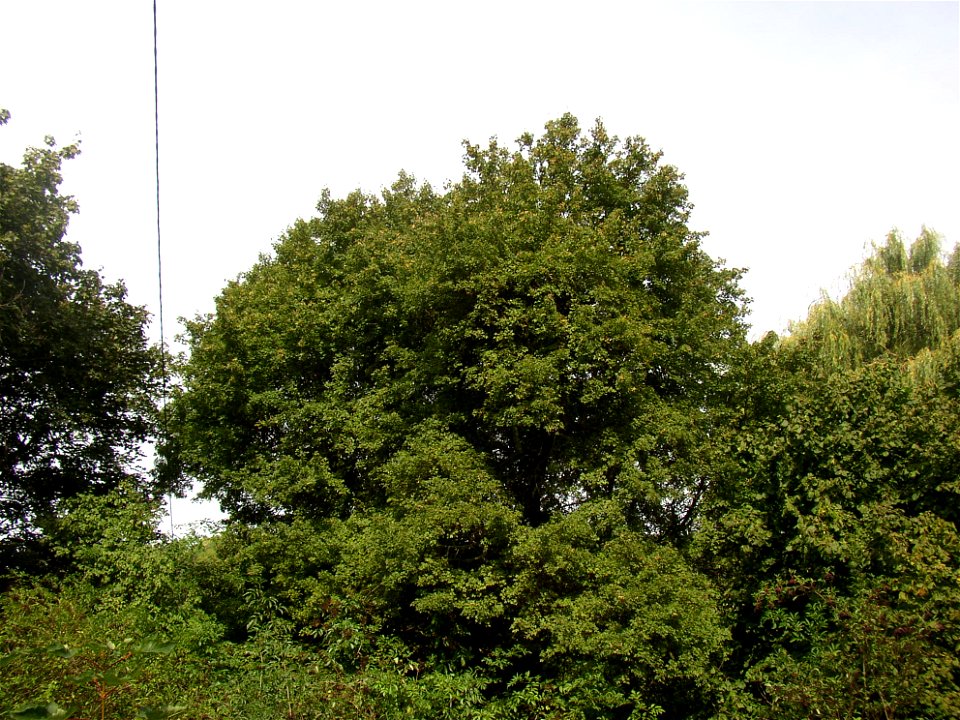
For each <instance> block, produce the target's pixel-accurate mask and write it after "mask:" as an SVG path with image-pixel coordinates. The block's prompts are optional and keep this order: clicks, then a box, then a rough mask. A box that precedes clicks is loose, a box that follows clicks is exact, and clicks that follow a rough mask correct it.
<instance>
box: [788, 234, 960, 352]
mask: <svg viewBox="0 0 960 720" xmlns="http://www.w3.org/2000/svg"><path fill="white" fill-rule="evenodd" d="M958 329H960V247H956V248H954V250H953V252H952V254H951V255H950V257H949V259H948V260H945V258H944V256H943V253H942V247H941V238H940V237H939V236H938V235H937V234H936V233H935V232H933V231H931V230H928V229H926V228H924V229H923V231H922V232H921V233H920V236H919V237H918V238H917V239H916V240H915V241H914V242H913V243H912V244H911V245H910V248H909V251H908V250H907V248H906V246H905V244H904V242H903V239H902V237H901V236H900V234H899V233H898V232H896V231H893V232H891V233H890V234H889V235H888V236H887V238H886V242H885V243H884V244H882V245H880V246H878V247H876V248H875V249H874V253H873V254H872V255H871V256H870V257H869V258H868V259H867V260H866V261H865V262H864V263H863V265H862V266H861V267H860V268H859V269H858V271H857V272H856V273H855V274H854V276H853V278H852V281H851V283H850V289H849V292H847V294H846V295H845V296H844V297H843V298H842V299H841V300H839V301H836V300H832V299H830V298H826V297H825V298H824V299H823V300H822V301H821V302H820V303H818V304H817V305H815V306H814V308H813V310H812V311H811V313H810V315H809V317H808V318H807V319H806V320H805V321H804V322H801V323H799V324H797V325H796V326H794V327H793V328H792V329H791V333H790V337H789V339H788V340H787V344H788V345H797V346H808V347H810V348H812V349H813V352H814V354H815V356H816V358H817V360H818V361H819V362H820V363H822V364H823V366H824V367H825V368H833V367H843V368H852V367H856V366H859V365H862V364H864V363H866V362H869V361H870V360H873V359H875V358H879V357H881V356H892V357H894V358H897V359H899V360H904V361H905V360H908V359H910V358H912V357H914V356H916V355H918V354H919V353H921V351H923V350H932V349H934V348H936V347H938V346H940V345H942V344H943V343H945V342H946V341H948V340H949V339H950V338H951V336H952V335H953V334H954V333H955V332H956V331H957V330H958Z"/></svg>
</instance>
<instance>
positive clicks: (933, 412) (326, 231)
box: [0, 116, 960, 720]
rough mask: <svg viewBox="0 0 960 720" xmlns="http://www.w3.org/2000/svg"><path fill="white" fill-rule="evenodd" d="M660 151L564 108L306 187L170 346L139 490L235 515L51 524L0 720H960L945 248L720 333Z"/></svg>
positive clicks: (18, 627) (106, 499)
mask: <svg viewBox="0 0 960 720" xmlns="http://www.w3.org/2000/svg"><path fill="white" fill-rule="evenodd" d="M660 160H661V159H660V156H659V154H657V153H654V152H652V151H651V150H650V149H649V148H648V147H647V146H646V145H645V144H644V142H643V141H642V140H640V139H636V138H632V139H628V140H625V141H623V142H620V141H618V140H617V139H616V138H613V137H610V136H609V135H608V134H607V133H606V131H605V130H604V129H603V127H602V126H601V125H599V124H598V125H597V126H596V127H595V128H593V130H592V131H590V132H587V133H583V132H581V131H580V129H579V128H578V126H577V124H576V121H575V120H574V119H573V118H571V117H569V116H565V117H563V118H561V119H559V120H557V121H554V122H551V123H549V124H548V125H547V127H546V132H545V134H544V135H543V136H542V137H541V138H539V139H535V138H533V137H532V136H524V137H522V138H521V139H520V140H519V141H518V146H517V149H516V150H515V151H508V150H507V149H504V148H503V147H501V146H500V145H498V144H497V143H496V142H491V143H490V145H489V146H488V147H486V148H479V147H477V146H473V145H467V146H466V156H465V161H466V173H465V175H464V177H463V178H462V179H461V180H460V181H459V182H457V183H453V184H451V185H449V186H448V187H447V188H445V189H444V191H443V192H437V191H435V190H433V189H432V188H430V187H427V186H422V185H418V184H417V183H416V182H415V181H414V180H413V179H412V178H410V177H409V176H407V175H404V174H401V176H400V178H399V179H398V180H397V182H396V183H395V184H394V185H393V186H392V187H391V188H390V189H389V190H385V191H384V192H383V193H382V194H381V196H371V195H366V194H363V193H360V192H357V193H354V194H352V195H350V196H348V197H347V198H344V199H340V200H335V199H333V198H331V197H330V196H329V195H327V194H324V196H323V198H322V199H321V202H320V205H319V208H318V209H319V212H320V214H319V216H318V217H317V218H314V219H312V220H308V221H299V222H298V223H296V224H295V225H294V226H293V227H292V228H291V229H290V230H289V231H288V232H287V233H286V235H285V236H284V237H283V238H281V240H280V241H279V242H278V243H277V244H276V247H275V252H274V253H273V254H272V255H270V256H265V257H263V258H261V260H260V261H259V262H258V263H257V264H256V265H255V266H254V267H253V268H252V269H251V270H250V271H249V272H247V273H245V274H244V275H243V276H242V277H240V278H238V279H237V280H236V281H235V282H233V283H231V284H230V285H229V286H228V287H227V288H226V289H225V290H224V292H223V293H222V294H221V296H220V297H219V298H218V299H217V309H216V313H215V314H213V315H211V316H209V317H204V318H197V319H196V320H194V321H192V322H191V323H189V324H188V327H187V331H188V332H187V334H188V340H189V343H190V355H189V359H188V360H187V362H186V364H185V365H184V366H183V368H182V378H183V383H182V386H181V387H180V389H179V390H178V392H177V394H176V398H175V401H174V402H173V404H172V406H171V408H170V410H171V416H172V421H171V433H170V435H169V437H167V438H166V439H165V442H164V446H163V449H162V464H161V467H160V473H161V475H162V476H163V477H165V478H166V481H168V482H170V481H172V480H174V479H176V480H179V479H180V477H181V475H185V476H187V477H191V478H197V479H199V480H201V481H203V483H204V487H205V492H206V493H207V494H208V495H209V496H212V497H216V498H218V499H220V501H221V502H222V504H223V506H224V507H225V509H227V510H228V511H229V513H230V519H229V520H228V521H227V522H226V523H225V524H224V525H223V526H222V527H220V528H219V529H218V530H217V532H215V533H214V534H213V535H211V536H209V537H187V538H181V539H178V540H171V539H169V538H164V537H163V536H161V535H159V534H158V532H157V530H156V527H157V505H156V504H155V503H154V502H153V501H151V499H150V498H149V496H148V495H145V494H144V492H143V486H142V482H140V483H138V481H137V479H136V478H135V477H134V478H129V479H126V480H120V479H116V480H114V479H111V480H110V482H109V483H108V484H105V485H104V488H103V489H104V490H105V491H104V492H94V493H87V492H78V493H71V494H65V495H64V496H63V497H59V498H57V502H56V503H55V504H54V505H53V506H52V513H53V518H54V520H55V521H54V522H50V523H48V524H47V525H45V527H44V529H45V534H44V537H43V541H44V546H45V548H46V550H47V552H48V554H49V555H50V557H53V558H56V559H57V562H56V563H55V564H53V565H51V566H50V568H53V567H56V568H58V571H56V572H54V571H52V570H48V571H47V572H45V573H40V572H35V573H34V574H33V575H25V574H19V575H16V576H14V575H10V576H8V578H7V582H8V584H9V589H8V590H7V591H6V592H5V594H4V595H3V597H2V599H0V658H2V659H0V711H10V712H12V714H13V716H14V717H64V718H68V717H70V718H80V717H93V716H102V717H104V718H106V717H112V718H130V717H133V716H134V715H135V714H137V713H139V716H140V717H148V718H150V717H156V718H160V717H176V716H178V715H183V716H185V717H196V718H225V717H244V718H268V717H269V718H275V717H287V718H330V719H331V720H332V719H333V718H410V717H417V718H421V717H423V718H458V720H462V719H466V718H476V719H478V720H479V719H480V718H484V719H491V720H492V719H495V718H496V719H500V718H503V719H507V718H517V719H519V718H524V719H526V718H544V719H546V718H577V719H583V720H586V719H588V718H597V719H599V718H631V719H639V718H655V717H659V718H773V717H776V718H808V717H830V718H851V719H852V718H884V719H887V718H952V717H957V716H958V715H960V687H958V682H960V662H958V660H957V649H958V648H960V565H958V558H960V536H958V532H957V523H958V510H957V508H958V507H960V503H958V500H960V498H958V497H957V495H958V493H960V480H958V478H957V472H956V469H957V468H958V467H960V442H958V435H957V428H958V427H960V423H958V418H960V334H958V328H960V271H958V263H960V260H958V258H960V253H958V252H957V251H954V253H953V255H952V256H951V257H950V258H949V259H946V258H945V257H944V255H943V254H942V249H941V245H940V242H941V241H940V239H939V237H938V236H936V234H934V233H932V232H930V231H927V230H924V231H923V232H922V234H921V236H920V238H919V239H918V240H917V241H916V242H915V243H914V244H913V245H912V246H911V247H910V248H909V249H907V248H906V246H905V245H904V243H903V241H902V240H901V238H900V237H899V236H898V235H897V234H896V233H893V234H891V235H890V236H889V237H888V238H887V240H886V242H885V243H884V244H882V245H880V246H878V247H877V248H875V251H874V253H873V254H872V255H871V257H869V258H867V260H866V261H865V262H864V264H863V266H862V268H861V269H860V271H859V272H858V273H857V274H855V275H854V277H853V278H852V282H851V287H850V290H849V292H848V293H847V294H846V295H845V296H844V297H843V298H841V299H839V300H831V299H827V298H825V299H824V300H823V301H822V302H821V303H820V304H819V305H817V306H816V307H814V308H813V309H812V310H811V312H810V314H809V317H808V318H806V319H805V320H804V321H802V322H799V323H797V324H796V325H795V326H794V327H793V328H792V331H791V333H790V334H789V335H788V336H787V337H785V338H778V337H776V336H773V335H770V336H767V337H766V338H764V339H763V340H760V341H758V342H756V343H753V344H749V343H747V342H746V341H745V338H744V332H745V327H744V325H743V323H742V319H741V315H742V312H743V307H742V303H741V300H740V294H739V290H738V288H737V274H736V273H735V272H733V271H730V270H726V269H724V268H723V267H722V266H721V265H719V264H718V263H716V262H715V261H713V260H712V259H711V258H709V257H708V256H707V255H706V254H705V253H704V252H703V250H702V248H701V246H700V243H699V236H698V235H697V234H696V233H695V232H692V231H691V230H690V229H689V228H688V227H687V224H686V223H687V215H688V211H689V204H688V201H687V197H686V191H685V189H684V188H683V186H682V184H681V182H680V180H681V178H680V175H679V174H678V173H677V171H676V170H675V169H673V168H671V167H669V166H666V165H662V164H661V162H660ZM117 361H118V362H123V360H122V359H118V360H117ZM107 477H111V476H107ZM108 487H109V491H106V490H107V488H108Z"/></svg>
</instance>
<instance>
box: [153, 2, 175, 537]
mask: <svg viewBox="0 0 960 720" xmlns="http://www.w3.org/2000/svg"><path fill="white" fill-rule="evenodd" d="M158 66H159V65H158V62H157V0H153V141H154V158H155V160H156V168H155V169H156V181H157V182H156V185H157V292H158V295H159V305H160V309H159V312H158V313H157V315H158V319H159V321H160V382H161V395H160V428H161V432H163V434H164V435H166V433H167V392H168V391H167V346H166V335H165V334H164V330H163V253H162V251H161V249H162V247H163V246H162V244H161V242H160V83H159V71H158ZM167 510H168V512H169V513H170V537H173V491H172V490H171V491H170V493H169V495H168V497H167Z"/></svg>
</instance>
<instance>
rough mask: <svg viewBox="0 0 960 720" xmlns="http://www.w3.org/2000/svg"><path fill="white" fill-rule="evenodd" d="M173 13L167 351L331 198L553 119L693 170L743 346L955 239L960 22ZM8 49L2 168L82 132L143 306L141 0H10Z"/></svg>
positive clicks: (3, 9)
mask: <svg viewBox="0 0 960 720" xmlns="http://www.w3.org/2000/svg"><path fill="white" fill-rule="evenodd" d="M157 5H158V37H159V102H160V110H159V113H160V173H161V227H162V246H163V272H164V277H163V281H164V316H165V324H166V328H165V330H166V333H165V334H166V336H167V341H168V342H170V341H171V340H172V338H173V336H174V335H175V334H176V333H177V332H179V325H178V323H177V322H176V319H177V317H179V316H186V317H192V316H194V315H195V314H197V313H206V312H210V311H212V310H213V299H214V297H215V296H216V295H217V294H218V293H219V291H220V290H221V289H222V288H223V286H224V285H225V284H226V282H227V281H228V280H230V279H232V278H234V277H236V276H237V275H238V274H239V273H241V272H243V271H245V270H247V269H249V268H250V267H251V265H252V264H253V263H254V262H255V261H256V260H257V258H258V256H259V254H261V253H266V252H269V251H270V250H271V246H272V243H273V241H274V240H276V239H277V238H278V237H279V236H280V235H282V233H283V232H284V230H285V229H286V228H287V227H288V226H289V225H291V224H292V223H293V222H294V220H296V219H297V218H298V217H309V216H311V215H313V214H314V212H315V210H314V207H315V204H316V201H317V199H318V198H319V197H320V193H321V191H322V189H323V188H325V187H329V188H330V189H331V191H332V192H333V194H334V195H335V196H342V195H344V194H346V193H347V192H349V191H351V190H353V189H356V188H358V187H359V188H361V189H363V190H365V191H367V192H378V191H379V190H380V189H381V188H383V187H386V186H389V185H390V184H391V183H392V182H393V180H394V179H395V178H396V176H397V173H398V172H399V171H400V170H401V169H404V170H406V171H407V172H409V173H411V174H413V175H414V176H416V177H417V178H418V179H420V180H422V181H427V182H430V183H431V184H432V185H434V186H435V187H438V188H440V187H442V186H443V184H444V183H445V182H446V181H450V180H452V181H456V180H458V179H459V178H460V176H461V175H462V163H461V159H462V146H461V142H462V141H463V140H464V139H468V140H470V141H472V142H475V143H485V142H486V140H487V139H488V138H489V137H491V136H494V135H495V136H497V137H498V138H499V140H500V142H501V143H502V144H510V143H512V141H513V140H514V139H515V138H516V137H518V136H519V135H520V134H521V133H523V132H524V131H532V132H534V133H536V134H539V132H540V131H541V130H542V128H543V125H544V123H545V122H546V121H547V120H550V119H553V118H556V117H559V116H560V115H562V114H563V113H564V112H572V113H573V114H574V115H576V116H577V117H578V118H579V119H580V122H581V125H582V126H584V127H589V126H590V125H592V124H593V121H594V119H596V118H598V117H599V118H602V119H603V121H604V123H605V125H606V127H607V129H608V130H609V131H610V132H611V133H614V134H616V135H618V136H620V137H626V136H629V135H640V136H643V137H645V138H646V139H647V141H648V142H649V143H650V145H651V146H653V147H654V148H659V149H661V150H662V151H663V153H664V161H665V162H667V163H670V164H673V165H675V166H677V167H678V168H679V170H680V171H681V172H683V173H684V175H685V178H686V184H687V186H688V188H689V190H690V198H691V200H692V202H693V204H694V206H695V209H694V212H693V216H692V219H691V226H692V227H693V228H694V229H695V230H702V231H707V232H709V235H708V236H707V238H706V239H705V240H704V247H705V249H706V250H707V252H709V253H710V254H711V255H712V256H713V257H715V258H718V259H721V258H722V259H724V260H725V262H726V264H727V265H728V266H731V267H740V268H745V269H746V270H747V272H746V274H745V276H744V279H743V281H742V287H743V288H744V289H745V291H746V294H747V295H748V296H749V297H751V298H752V303H751V308H752V315H751V317H750V322H751V324H752V325H753V327H754V330H753V335H754V336H757V335H760V334H762V333H763V332H764V331H766V330H776V331H783V330H784V329H786V327H787V325H788V323H789V322H790V321H792V320H798V319H801V318H803V317H804V316H805V315H806V312H807V309H808V307H809V306H810V304H811V303H813V302H815V301H816V300H817V299H818V297H819V296H820V292H821V290H826V291H828V292H831V293H832V294H834V295H837V294H839V293H840V292H841V291H842V289H843V288H844V287H845V284H844V280H845V277H846V276H847V275H848V273H849V271H850V270H851V268H852V267H854V266H855V265H856V264H857V263H859V262H860V260H862V259H863V257H864V256H865V254H866V253H867V252H868V250H869V247H870V243H872V242H881V241H882V240H883V238H884V237H885V235H886V234H887V232H888V231H890V230H891V229H892V228H898V229H899V230H900V231H901V232H902V233H903V235H904V237H905V238H906V239H907V240H908V241H910V240H912V239H913V238H915V237H916V236H917V235H918V234H919V232H920V229H921V226H922V225H924V224H925V225H926V226H927V227H929V228H931V229H933V230H936V231H938V232H940V233H941V234H942V235H943V236H944V238H945V241H946V245H947V247H952V246H953V245H954V244H955V243H957V242H960V131H958V128H960V41H958V37H960V14H958V7H960V4H958V3H957V2H933V3H921V2H907V3H894V2H883V3H872V2H854V3H839V2H837V3H834V2H818V3H813V2H802V3H786V2H783V3H781V2H764V3H748V2H740V3H721V2H711V3H703V2H675V3H670V4H667V3H665V2H660V3H642V2H619V3H618V2H608V1H604V0H593V1H592V2H591V3H589V4H587V3H585V2H581V3H572V2H562V1H561V2H550V3H546V2H522V1H521V0H514V1H513V2H502V1H500V0H493V1H490V2H484V3H483V4H466V3H454V2H416V1H411V2H407V3H397V2H353V3H350V4H347V3H337V4H332V3H305V2H297V1H296V0H271V2H270V3H265V2H257V3H254V2H244V1H242V0H233V1H232V2H226V1H225V0H190V1H188V0H157ZM0 48H2V49H3V64H2V66H0V107H5V108H7V109H8V110H10V111H11V113H12V119H11V121H10V123H9V124H8V125H7V126H5V127H3V128H0V161H4V162H7V163H10V164H18V163H19V160H20V157H21V155H22V153H23V150H24V148H25V147H27V146H29V145H40V144H41V143H42V141H43V138H44V136H45V135H48V134H50V135H53V136H55V137H56V139H57V140H58V142H59V143H60V144H67V143H69V142H71V141H73V140H74V139H75V137H77V136H78V135H79V137H80V138H81V141H82V151H83V154H82V155H81V156H80V157H79V158H77V159H75V160H73V161H69V162H68V163H67V164H66V166H65V168H64V176H65V182H64V184H63V190H64V191H65V192H67V193H70V194H73V195H74V196H75V197H76V198H77V200H78V201H79V204H80V214H79V215H78V216H76V217H75V218H74V219H73V221H72V222H71V225H70V230H69V232H68V239H70V240H72V241H74V242H77V243H79V244H80V246H81V247H82V249H83V257H84V261H85V264H86V266H87V267H93V268H101V269H102V272H103V275H104V276H105V277H106V278H107V279H108V280H111V281H113V280H117V279H123V280H124V281H125V283H126V285H127V288H128V290H129V299H130V300H131V301H132V302H134V303H136V304H142V305H146V306H147V307H148V309H150V310H151V311H152V312H154V313H155V312H156V310H157V306H158V302H157V297H158V294H157V266H156V252H157V247H156V214H155V213H156V209H155V192H156V190H155V186H154V126H153V119H154V105H153V92H154V91H153V28H152V0H112V1H110V0H85V1H84V2H82V3H81V2H76V1H75V0H4V2H3V3H2V4H0ZM153 333H154V337H158V333H157V331H156V329H155V328H154V330H153ZM188 512H189V511H188Z"/></svg>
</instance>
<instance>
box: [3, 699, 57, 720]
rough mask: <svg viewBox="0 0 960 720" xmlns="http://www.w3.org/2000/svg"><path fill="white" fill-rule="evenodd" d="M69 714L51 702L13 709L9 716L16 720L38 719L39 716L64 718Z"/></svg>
mask: <svg viewBox="0 0 960 720" xmlns="http://www.w3.org/2000/svg"><path fill="white" fill-rule="evenodd" d="M68 715H69V713H68V712H67V710H66V709H64V708H62V707H60V706H59V705H57V703H55V702H52V703H50V704H48V705H30V706H28V707H25V708H22V709H20V710H14V711H13V712H11V713H10V717H12V718H15V719H16V720H39V719H40V718H65V717H67V716H68Z"/></svg>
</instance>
